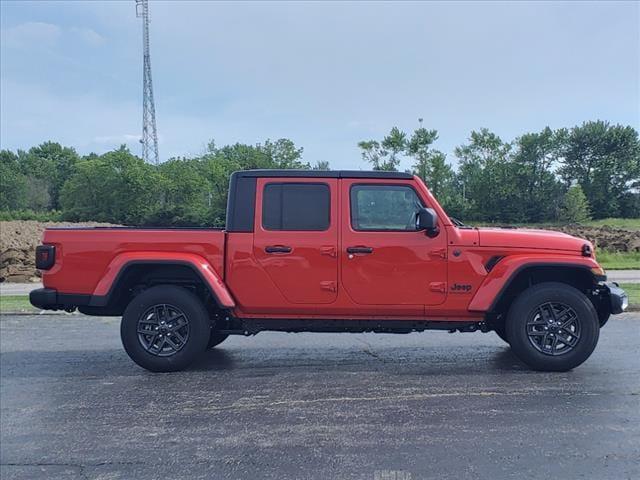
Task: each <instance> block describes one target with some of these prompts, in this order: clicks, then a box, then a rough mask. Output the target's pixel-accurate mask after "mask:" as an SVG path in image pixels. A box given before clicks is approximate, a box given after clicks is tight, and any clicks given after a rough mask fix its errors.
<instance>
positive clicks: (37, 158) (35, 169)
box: [19, 142, 80, 210]
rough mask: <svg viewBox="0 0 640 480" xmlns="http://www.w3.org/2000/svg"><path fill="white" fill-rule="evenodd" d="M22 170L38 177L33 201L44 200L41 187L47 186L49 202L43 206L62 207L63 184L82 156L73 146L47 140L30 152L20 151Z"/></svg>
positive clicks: (30, 175)
mask: <svg viewBox="0 0 640 480" xmlns="http://www.w3.org/2000/svg"><path fill="white" fill-rule="evenodd" d="M19 156H20V164H21V168H22V172H23V173H24V174H25V175H27V176H28V177H31V178H34V179H37V180H38V181H37V182H34V183H36V184H37V185H38V187H37V189H38V190H34V191H33V193H34V194H35V195H36V197H34V198H33V199H32V203H33V202H35V203H39V202H41V200H42V192H41V191H40V190H39V189H41V188H46V189H47V191H48V196H49V204H48V205H44V206H43V207H42V208H43V209H47V208H52V209H54V210H58V209H60V192H61V190H62V186H63V185H64V183H65V182H66V181H67V179H68V178H69V177H70V176H71V175H72V173H73V171H74V168H75V165H76V163H77V162H78V161H79V160H80V157H79V156H78V154H77V153H76V151H75V150H74V149H73V148H68V147H63V146H62V145H60V144H59V143H55V142H45V143H42V144H41V145H38V146H37V147H32V148H30V149H29V151H28V152H26V153H25V152H19Z"/></svg>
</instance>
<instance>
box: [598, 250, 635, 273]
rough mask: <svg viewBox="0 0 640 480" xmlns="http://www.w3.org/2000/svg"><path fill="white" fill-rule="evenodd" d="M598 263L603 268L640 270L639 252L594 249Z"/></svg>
mask: <svg viewBox="0 0 640 480" xmlns="http://www.w3.org/2000/svg"><path fill="white" fill-rule="evenodd" d="M596 258H597V260H598V263H599V264H600V265H601V266H602V268H604V269H605V270H640V252H615V253H614V252H606V251H604V250H598V251H596Z"/></svg>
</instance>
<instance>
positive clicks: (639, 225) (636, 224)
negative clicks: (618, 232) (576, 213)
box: [583, 218, 640, 230]
mask: <svg viewBox="0 0 640 480" xmlns="http://www.w3.org/2000/svg"><path fill="white" fill-rule="evenodd" d="M583 225H586V226H589V227H601V226H602V225H609V226H610V227H616V228H622V229H624V230H640V218H602V219H600V220H589V221H588V222H585V223H584V224H583Z"/></svg>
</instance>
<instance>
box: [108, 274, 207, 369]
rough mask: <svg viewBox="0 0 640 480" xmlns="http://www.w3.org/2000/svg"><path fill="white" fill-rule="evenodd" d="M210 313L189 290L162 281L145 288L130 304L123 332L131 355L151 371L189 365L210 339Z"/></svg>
mask: <svg viewBox="0 0 640 480" xmlns="http://www.w3.org/2000/svg"><path fill="white" fill-rule="evenodd" d="M209 332H210V326H209V317H208V314H207V311H206V309H205V308H204V305H203V304H202V302H201V301H200V299H199V298H198V297H196V296H195V295H194V294H193V293H191V292H189V291H188V290H186V289H184V288H181V287H175V286H172V285H160V286H157V287H152V288H150V289H148V290H145V291H144V292H142V293H141V294H140V295H138V296H136V297H135V298H134V299H133V300H132V301H131V302H130V303H129V305H128V306H127V308H126V309H125V311H124V314H123V316H122V323H121V325H120V336H121V338H122V344H123V345H124V349H125V350H126V352H127V354H128V355H129V357H130V358H131V359H132V360H133V361H134V362H136V363H137V364H138V365H140V366H141V367H143V368H146V369H147V370H150V371H152V372H173V371H176V370H182V369H183V368H185V367H187V366H188V365H190V364H191V363H192V362H193V361H194V360H195V359H196V358H197V357H198V355H200V354H202V353H203V352H204V351H205V349H206V348H207V343H208V342H209Z"/></svg>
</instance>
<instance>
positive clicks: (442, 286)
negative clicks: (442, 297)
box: [429, 282, 447, 293]
mask: <svg viewBox="0 0 640 480" xmlns="http://www.w3.org/2000/svg"><path fill="white" fill-rule="evenodd" d="M429 290H431V291H432V292H440V293H445V292H446V291H447V284H446V282H431V283H430V284H429Z"/></svg>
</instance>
